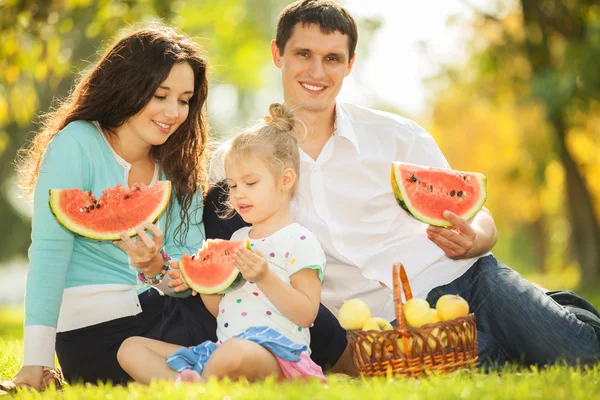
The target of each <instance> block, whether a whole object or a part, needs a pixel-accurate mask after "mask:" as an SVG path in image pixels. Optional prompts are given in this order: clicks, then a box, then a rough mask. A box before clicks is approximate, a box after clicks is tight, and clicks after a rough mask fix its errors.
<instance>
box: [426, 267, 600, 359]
mask: <svg viewBox="0 0 600 400" xmlns="http://www.w3.org/2000/svg"><path fill="white" fill-rule="evenodd" d="M444 294H458V295H460V296H461V297H463V298H464V299H465V300H467V302H468V303H469V305H470V308H471V312H473V313H474V314H475V317H476V318H477V331H478V346H479V349H478V353H479V361H480V363H483V365H485V364H486V362H492V363H493V364H498V365H502V364H504V363H506V362H521V363H523V364H525V365H544V364H549V363H554V362H557V361H564V362H567V363H569V364H576V363H578V362H579V363H581V364H591V363H595V362H598V361H600V314H599V313H598V311H597V310H595V309H593V308H592V312H587V311H585V310H584V311H583V312H585V313H586V315H587V316H589V318H590V321H588V322H583V321H582V320H581V319H580V318H577V316H578V315H579V314H578V313H576V312H574V311H573V308H569V307H566V306H565V307H563V306H562V305H560V304H559V303H557V302H556V301H555V300H553V298H552V297H550V296H549V295H547V294H546V293H544V292H543V291H542V290H540V289H539V288H537V287H536V286H534V285H533V284H532V283H531V282H529V281H528V280H526V279H525V278H523V277H522V276H521V275H519V274H518V273H517V272H516V271H514V270H512V269H511V268H509V267H507V266H506V265H504V264H502V263H501V262H499V261H498V260H496V259H495V258H494V257H493V256H491V255H490V256H486V257H482V258H480V259H479V260H478V261H477V262H476V263H475V264H474V265H473V266H472V267H471V268H470V269H469V270H468V271H467V272H466V273H465V274H463V275H462V276H461V277H459V278H457V279H455V280H454V281H453V282H451V283H449V284H447V285H444V286H439V287H437V288H435V289H433V290H431V292H429V294H428V295H427V301H428V302H429V304H431V305H432V306H435V303H436V302H437V300H438V299H439V298H440V297H441V296H442V295H444ZM579 299H580V300H582V299H581V298H579ZM583 301H584V300H583ZM584 302H585V301H584ZM588 304H589V303H588ZM590 307H591V305H590Z"/></svg>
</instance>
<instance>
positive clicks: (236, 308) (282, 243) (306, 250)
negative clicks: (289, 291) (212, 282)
mask: <svg viewBox="0 0 600 400" xmlns="http://www.w3.org/2000/svg"><path fill="white" fill-rule="evenodd" d="M250 229H251V228H250V227H245V228H242V229H239V230H238V231H236V232H235V233H234V234H233V235H232V236H231V240H245V239H246V238H248V233H249V232H250ZM248 240H249V241H250V245H251V246H252V248H254V249H256V250H258V251H260V252H261V253H262V254H264V255H265V257H266V258H267V261H268V262H269V267H270V268H271V270H272V271H273V272H274V273H275V274H276V275H277V276H278V277H279V278H280V279H281V280H282V281H284V282H286V283H288V284H290V285H291V281H290V276H292V275H293V274H295V273H296V272H298V271H300V270H303V269H306V268H310V269H314V270H316V271H317V272H318V274H319V279H321V281H323V271H324V269H325V254H324V253H323V249H322V248H321V245H320V244H319V242H318V241H317V239H316V238H315V236H314V235H313V234H312V233H311V232H310V231H309V230H308V229H306V228H305V227H303V226H302V225H299V224H291V225H288V226H286V227H285V228H282V229H280V230H279V231H277V232H275V233H274V234H272V235H271V236H268V237H266V238H262V239H250V238H248ZM263 325H264V326H269V327H271V328H273V329H275V330H277V331H278V332H279V333H281V334H283V335H284V336H286V337H287V338H288V339H290V340H292V341H293V342H295V343H299V344H305V345H306V346H309V345H310V332H309V329H308V328H302V327H299V326H297V325H295V324H294V323H293V322H291V321H290V320H288V319H287V318H286V317H284V316H283V315H282V314H281V313H280V312H279V311H277V309H276V308H275V307H274V306H273V304H272V303H271V302H270V301H269V299H267V297H266V296H265V295H264V294H263V292H262V291H261V290H260V289H259V288H258V285H256V284H255V283H254V282H246V284H245V285H244V286H242V287H241V288H240V289H238V290H236V291H234V292H231V293H227V294H226V295H224V296H223V299H222V300H221V303H220V305H219V315H218V316H217V337H218V339H219V341H220V342H224V341H225V340H227V339H229V338H231V337H232V336H234V335H237V334H238V333H241V332H243V331H245V330H246V329H248V328H250V327H253V326H263ZM309 348H310V347H309Z"/></svg>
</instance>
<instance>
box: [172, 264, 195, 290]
mask: <svg viewBox="0 0 600 400" xmlns="http://www.w3.org/2000/svg"><path fill="white" fill-rule="evenodd" d="M168 274H169V276H170V277H171V279H173V280H172V281H171V282H169V287H172V288H175V289H174V291H175V292H176V293H179V292H185V291H186V290H188V289H190V287H189V285H188V284H187V283H186V281H184V280H183V278H182V277H181V271H179V263H178V262H177V261H173V262H172V263H171V269H170V270H169V272H168ZM196 294H198V293H197V292H196V291H195V290H192V296H195V295H196Z"/></svg>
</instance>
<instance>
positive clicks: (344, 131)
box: [335, 102, 360, 154]
mask: <svg viewBox="0 0 600 400" xmlns="http://www.w3.org/2000/svg"><path fill="white" fill-rule="evenodd" d="M335 116H336V118H335V128H336V129H335V131H336V132H337V135H338V136H340V137H343V138H346V139H348V140H349V141H350V143H352V144H353V145H354V148H355V149H356V152H357V153H359V154H360V147H359V145H358V138H357V137H356V133H355V132H354V128H353V127H352V121H351V120H350V116H349V115H348V114H346V113H344V110H343V108H342V106H341V105H340V103H339V102H336V103H335Z"/></svg>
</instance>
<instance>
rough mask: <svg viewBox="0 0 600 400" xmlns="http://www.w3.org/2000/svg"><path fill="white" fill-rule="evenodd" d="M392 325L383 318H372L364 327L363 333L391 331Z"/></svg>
mask: <svg viewBox="0 0 600 400" xmlns="http://www.w3.org/2000/svg"><path fill="white" fill-rule="evenodd" d="M392 329H394V327H393V326H392V324H390V323H389V322H388V321H386V320H385V319H383V318H381V317H372V318H370V319H369V320H368V321H367V322H365V324H364V325H363V327H362V330H363V331H391V330H392Z"/></svg>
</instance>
